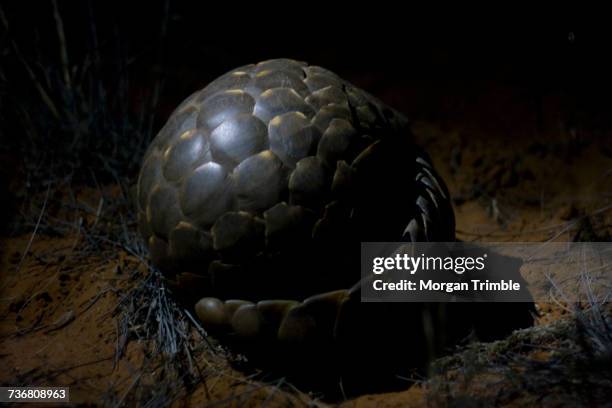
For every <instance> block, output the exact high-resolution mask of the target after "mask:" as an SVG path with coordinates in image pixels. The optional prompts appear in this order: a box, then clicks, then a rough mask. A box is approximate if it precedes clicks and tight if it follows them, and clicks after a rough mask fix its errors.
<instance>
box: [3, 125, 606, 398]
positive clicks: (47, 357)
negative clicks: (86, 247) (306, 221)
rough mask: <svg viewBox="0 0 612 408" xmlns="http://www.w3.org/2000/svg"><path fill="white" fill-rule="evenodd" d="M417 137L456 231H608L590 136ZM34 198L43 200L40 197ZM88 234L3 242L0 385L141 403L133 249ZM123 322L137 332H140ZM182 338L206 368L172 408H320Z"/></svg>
mask: <svg viewBox="0 0 612 408" xmlns="http://www.w3.org/2000/svg"><path fill="white" fill-rule="evenodd" d="M415 133H416V135H417V139H418V141H419V142H420V143H421V144H423V145H424V146H425V147H426V148H427V150H428V151H429V152H430V154H431V155H432V157H433V159H434V162H435V164H436V167H437V168H438V169H439V171H440V172H441V173H442V176H443V178H444V179H445V180H446V181H447V184H448V185H449V188H450V191H451V195H452V196H453V197H454V199H455V212H456V217H457V236H458V238H460V239H462V240H466V241H471V240H478V241H482V240H487V241H496V242H501V241H519V242H520V241H522V242H527V241H542V240H547V239H552V238H554V239H558V240H572V239H575V238H576V237H578V238H581V239H583V240H590V241H593V240H603V239H609V238H610V236H609V233H610V226H611V225H612V211H607V210H605V209H606V208H608V209H609V208H610V207H609V206H610V203H611V200H612V161H611V160H610V152H609V151H608V150H606V148H605V146H604V147H602V146H603V145H602V144H603V143H604V142H588V141H587V139H586V138H581V136H580V135H578V136H576V135H575V134H571V133H568V134H567V135H566V137H561V138H559V137H557V138H555V139H554V140H548V141H547V140H546V139H545V138H542V139H534V138H530V137H526V138H522V139H518V140H517V139H512V138H511V137H506V138H496V139H489V138H487V137H486V135H485V134H484V133H482V132H481V133H480V134H479V133H474V132H472V131H471V130H470V129H462V128H455V129H452V130H448V129H445V128H441V127H440V126H434V125H430V124H427V123H417V124H415ZM536 140H537V141H536ZM101 194H106V195H110V196H112V195H113V194H119V193H118V192H117V191H115V190H114V189H113V188H108V189H105V190H104V191H100V190H97V189H83V190H82V191H79V192H78V196H77V202H80V203H83V204H85V205H86V206H87V207H88V208H94V209H95V208H96V207H97V205H98V203H99V201H100V200H99V199H100V197H101ZM38 199H39V200H40V201H41V202H42V200H43V199H44V196H43V197H39V198H38ZM38 205H40V203H39V204H38ZM606 206H608V207H606ZM602 209H603V210H602ZM46 211H48V212H50V213H52V214H53V215H54V216H57V217H58V218H61V217H62V216H64V217H66V219H67V220H68V222H69V223H71V224H74V223H75V222H78V217H79V216H78V215H77V216H75V215H70V214H71V213H70V212H69V211H67V210H66V211H65V210H62V209H61V208H47V209H46ZM590 214H594V215H592V216H590ZM81 217H82V218H81V221H80V222H81V223H83V225H85V226H87V225H91V223H93V222H96V217H95V216H92V215H91V214H89V215H85V216H81ZM606 234H608V235H606ZM86 239H87V237H86V236H85V235H83V234H79V233H77V232H76V231H75V232H74V233H71V234H65V235H64V236H58V235H57V234H53V233H52V231H47V230H44V229H39V231H37V233H36V234H35V235H32V234H31V233H24V234H22V235H20V236H15V237H10V238H8V237H6V238H4V239H3V240H2V244H1V248H2V257H1V260H0V262H1V263H0V270H1V271H2V277H1V282H0V300H1V302H0V316H2V318H1V321H0V342H1V345H2V347H1V348H0V367H2V369H1V370H0V383H1V384H6V385H8V384H11V385H41V386H42V385H46V386H51V385H64V386H69V387H70V392H71V400H72V401H73V402H77V403H83V404H95V405H122V404H125V405H136V401H140V403H141V404H142V401H143V399H142V398H144V401H146V400H147V399H146V396H147V395H149V396H150V395H153V394H154V393H153V392H152V390H154V389H155V388H156V387H158V384H156V383H155V380H154V378H161V377H159V376H157V377H155V376H152V375H148V374H143V372H152V373H155V374H159V370H164V366H163V364H161V363H160V362H159V357H162V356H159V355H155V352H152V351H151V350H154V349H153V348H152V345H151V344H150V342H147V341H146V340H142V341H135V338H138V336H137V335H136V336H133V335H125V330H124V329H123V328H122V327H120V314H119V313H117V310H116V309H115V307H116V305H117V303H118V302H119V301H120V300H121V299H122V296H124V295H125V294H126V293H127V291H128V290H129V289H130V288H131V287H133V286H134V285H135V283H136V281H137V279H142V277H143V276H145V275H146V273H147V272H146V270H145V268H144V266H143V265H142V264H140V262H139V260H138V258H137V257H135V256H133V255H131V254H129V253H127V252H125V251H123V250H121V249H117V250H116V251H115V252H114V253H112V252H104V253H103V254H101V255H100V254H96V253H95V252H92V253H91V254H86V255H82V254H79V253H78V248H80V245H81V244H82V243H83V242H84V240H86ZM30 241H31V242H30ZM26 250H27V252H26ZM24 252H25V253H24ZM138 271H139V272H138ZM538 306H539V309H540V312H541V313H542V316H541V317H540V319H539V320H538V324H540V325H542V324H547V323H550V322H553V321H556V320H558V319H559V318H560V317H562V316H563V315H564V311H562V310H561V309H559V308H556V307H554V306H551V305H550V304H541V305H538ZM129 330H132V331H135V332H136V333H137V332H138V328H129ZM191 334H192V335H193V337H194V339H196V340H194V349H193V356H194V359H195V361H196V362H197V363H196V364H198V365H199V367H202V370H203V371H204V375H203V377H204V381H203V382H202V383H201V384H199V385H194V386H193V387H191V388H190V389H189V391H182V390H180V389H178V388H177V389H176V390H174V391H173V392H177V393H178V394H179V395H178V396H179V398H178V399H177V400H176V401H175V402H174V404H173V405H175V406H202V405H206V404H210V405H211V406H260V405H264V404H265V405H267V406H302V405H303V406H306V405H308V404H320V405H323V404H324V403H323V402H321V401H320V400H317V399H316V395H309V394H308V393H307V392H299V391H298V390H296V389H293V388H292V387H291V385H289V384H285V383H283V382H282V381H281V382H280V383H279V382H277V383H271V384H264V383H260V382H257V381H252V380H250V379H249V378H248V376H246V375H245V374H244V373H242V372H240V371H238V370H236V369H234V368H230V366H229V365H228V363H227V361H226V360H225V359H224V357H223V354H222V353H220V354H214V353H211V352H210V351H208V352H206V351H204V352H202V351H201V350H200V351H198V349H197V344H196V343H197V341H200V342H202V340H201V339H199V338H198V334H197V333H196V331H195V329H193V333H191ZM198 339H199V340H198ZM124 346H125V347H124ZM542 358H543V359H546V355H543V356H542ZM143 368H144V370H143ZM168 375H170V374H168ZM162 377H163V376H162ZM497 386H498V387H504V384H503V383H498V385H497ZM313 397H315V398H314V399H313ZM139 398H140V399H139ZM514 401H515V403H516V405H518V404H521V402H522V401H524V400H522V399H521V396H520V395H517V396H516V398H515V399H514ZM149 402H150V403H151V404H153V403H152V402H151V401H149ZM428 404H429V405H431V404H433V405H435V403H433V402H432V401H431V399H430V398H429V397H428V396H427V392H426V389H425V388H424V387H422V386H420V385H413V386H412V387H410V388H407V390H405V391H402V392H397V393H387V394H378V395H365V396H361V397H359V398H357V399H354V400H350V401H346V402H344V403H343V406H346V407H370V406H372V407H373V406H378V407H400V406H401V407H412V406H415V407H416V406H423V405H428ZM162 405H163V404H162ZM511 405H514V404H511ZM553 405H554V404H553Z"/></svg>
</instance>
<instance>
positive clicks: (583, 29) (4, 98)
mask: <svg viewBox="0 0 612 408" xmlns="http://www.w3.org/2000/svg"><path fill="white" fill-rule="evenodd" d="M219 5H221V6H223V8H222V9H220V8H217V6H219ZM332 6H333V5H332V4H323V5H318V4H315V3H293V2H291V3H285V4H284V5H281V6H278V7H277V8H274V7H273V6H270V7H269V8H266V9H264V8H263V6H261V5H260V4H250V5H248V6H245V5H242V4H238V3H236V4H233V3H228V4H221V3H219V2H217V3H213V4H211V3H210V2H201V1H200V2H168V1H148V2H130V1H124V2H117V1H110V2H107V1H104V2H103V1H61V0H60V1H57V3H56V7H54V2H53V1H51V0H42V1H30V2H27V1H24V2H5V3H4V4H2V11H3V13H2V17H3V18H2V25H1V26H2V29H3V31H2V35H1V36H0V51H1V52H2V60H1V63H0V69H1V71H0V73H1V77H0V80H1V87H0V107H1V111H0V115H1V117H0V120H1V133H0V137H1V139H2V142H1V143H0V146H1V147H0V154H1V157H0V159H2V160H3V161H4V162H5V163H6V166H4V169H3V170H2V172H0V173H1V176H2V181H3V185H4V186H5V187H3V188H4V190H5V194H6V193H7V191H6V190H8V191H10V192H14V191H16V190H19V189H22V188H23V187H24V185H25V186H32V187H31V188H33V189H34V188H35V186H36V185H38V184H42V185H43V189H44V184H45V183H48V182H49V180H51V179H52V178H54V177H58V176H62V175H65V174H69V175H70V177H72V178H73V179H78V177H79V176H82V175H84V174H85V175H87V177H89V175H90V174H91V173H94V174H96V175H97V177H98V179H102V180H103V179H104V178H110V179H116V178H117V177H118V176H121V177H131V178H133V177H134V176H135V174H136V172H137V170H138V166H139V160H140V158H141V155H142V153H143V151H144V148H146V146H147V144H148V142H149V141H150V139H151V138H152V137H153V136H154V135H155V133H156V132H157V130H158V129H159V128H160V127H161V126H162V125H163V123H164V122H165V120H166V119H167V117H168V115H169V114H170V113H171V112H172V110H173V109H174V108H175V107H176V106H177V105H178V103H179V102H180V101H181V100H183V99H184V98H185V97H187V96H188V95H189V94H191V93H192V92H193V91H195V90H197V89H199V88H202V87H203V86H205V85H206V84H207V83H208V82H209V81H211V80H212V79H214V78H216V77H217V76H219V75H221V74H223V73H224V72H226V71H228V70H230V69H232V68H235V67H237V66H240V65H243V64H248V63H253V62H258V61H261V60H265V59H270V58H278V57H288V58H295V59H300V60H304V61H307V62H309V63H311V64H316V65H321V66H324V67H326V68H328V69H330V70H332V71H335V72H336V73H338V74H339V75H340V76H342V77H344V78H346V79H348V80H349V81H351V82H353V83H354V84H356V85H357V86H360V87H362V88H364V89H366V90H367V91H369V92H370V93H372V94H374V95H376V96H378V97H380V98H381V99H383V101H385V102H387V103H388V104H390V105H392V106H393V107H395V108H397V109H398V110H400V111H403V112H404V113H406V114H407V115H408V116H409V117H410V118H411V119H413V120H415V121H427V122H432V123H436V124H437V125H439V126H441V127H442V128H459V129H461V132H463V133H466V134H468V137H474V138H497V139H507V140H509V141H512V140H515V139H516V138H533V139H542V140H545V139H546V138H558V137H566V136H567V134H568V133H569V134H572V135H575V133H576V131H577V129H578V130H579V131H580V132H582V137H588V138H608V137H609V129H611V128H612V121H611V120H610V117H611V115H610V112H611V108H612V98H611V97H610V95H612V81H610V72H612V64H611V63H610V58H609V54H610V52H609V49H610V47H609V45H610V41H609V40H610V35H609V33H608V32H606V30H605V25H602V26H599V25H598V24H596V23H594V22H592V21H590V22H588V24H577V23H576V22H575V21H573V20H567V19H565V20H561V19H558V18H556V17H553V16H552V14H550V13H549V14H548V15H546V17H545V18H540V19H536V21H535V24H534V22H531V23H530V24H526V23H524V22H523V21H522V20H519V19H516V18H514V16H512V14H513V13H511V12H510V11H509V10H502V11H497V12H495V13H494V14H493V15H490V16H489V17H487V18H484V17H480V14H479V13H476V12H474V13H473V14H472V15H471V18H470V19H466V18H465V17H461V16H460V15H458V14H457V15H455V14H454V12H453V10H446V11H450V13H448V14H449V15H450V17H447V18H446V19H442V18H441V15H440V11H442V10H432V11H418V10H412V9H408V8H407V6H406V5H404V4H398V5H396V6H393V7H389V6H387V5H384V4H381V5H378V4H374V3H372V4H368V5H365V4H364V5H357V3H355V4H353V5H352V6H340V5H337V8H338V9H337V10H336V11H334V12H332ZM480 11H481V12H482V11H483V10H480ZM518 14H523V15H531V11H529V12H519V13H518ZM504 18H507V20H508V21H509V22H503V21H504ZM551 23H552V24H551ZM62 27H63V28H62ZM6 28H8V30H6ZM62 30H63V35H64V37H65V40H64V41H60V38H61V35H60V32H61V31H62ZM61 50H65V51H66V57H67V59H66V60H64V59H63V57H62V53H61ZM65 61H66V62H67V64H66V62H65ZM28 70H29V71H31V72H32V74H29V73H28ZM66 72H69V76H70V77H71V82H72V87H71V88H70V87H68V86H67V84H66ZM33 77H35V78H36V79H35V80H34V79H33ZM37 83H39V84H40V88H42V89H44V90H45V92H46V94H47V95H48V97H49V99H51V100H52V101H54V104H55V106H56V109H57V110H58V111H59V113H58V114H55V115H54V114H52V112H50V110H49V109H48V106H47V105H48V104H47V103H45V101H44V100H43V98H42V97H41V92H40V89H39V88H37ZM572 132H573V133H572ZM98 173H100V174H98ZM102 173H104V174H102ZM109 173H110V175H109ZM24 180H25V181H24ZM89 181H90V180H89ZM6 186H8V188H7V187H6ZM39 190H40V189H39Z"/></svg>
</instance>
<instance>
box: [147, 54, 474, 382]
mask: <svg viewBox="0 0 612 408" xmlns="http://www.w3.org/2000/svg"><path fill="white" fill-rule="evenodd" d="M137 206H138V219H139V228H140V231H141V233H142V236H143V237H144V238H145V240H146V242H147V244H148V248H149V251H150V254H151V258H152V260H153V262H154V263H155V264H156V265H157V266H158V267H159V268H160V269H161V270H162V271H163V273H164V275H165V277H166V278H167V281H168V283H169V285H170V287H171V288H172V289H173V291H174V292H175V293H176V294H177V296H179V297H181V298H182V299H183V300H185V301H186V302H192V303H191V305H194V306H195V311H196V313H197V315H198V317H199V318H200V320H201V321H202V323H203V325H204V327H205V328H206V329H207V330H209V331H210V332H212V333H217V334H218V335H219V336H221V337H223V336H225V338H226V339H229V340H233V341H235V342H242V344H243V345H246V346H247V347H248V348H249V349H251V350H258V351H259V352H260V353H259V355H263V356H264V358H263V359H264V360H268V359H269V360H278V361H282V362H284V363H286V365H291V366H295V367H298V366H300V367H304V366H306V367H309V366H310V367H312V366H313V365H317V367H318V368H319V369H320V370H321V372H320V373H319V374H317V375H318V376H322V377H325V376H327V374H330V373H334V374H338V375H340V376H343V377H344V378H348V377H347V376H348V375H349V374H350V373H357V372H361V371H362V372H365V371H367V372H369V373H372V372H377V373H381V375H382V373H383V371H385V372H391V373H392V374H394V373H395V371H394V370H395V368H396V367H395V366H397V367H401V368H402V369H403V370H404V371H405V370H406V369H408V370H409V369H410V368H413V367H423V366H424V363H425V362H426V361H427V359H428V358H429V357H431V356H432V355H433V353H435V352H436V350H439V349H440V347H439V346H438V345H436V344H433V343H436V342H439V340H440V339H441V338H442V334H441V333H443V332H444V333H445V334H444V336H445V338H457V337H459V336H463V335H466V334H467V333H464V332H461V333H460V334H455V333H450V336H449V333H448V331H449V330H448V328H449V327H450V325H448V324H445V323H444V322H445V321H447V320H445V319H444V317H443V314H441V312H440V310H442V309H448V308H440V307H437V306H436V307H434V306H431V305H430V306H427V305H419V304H404V305H400V304H361V303H360V299H359V284H358V282H359V279H360V268H359V262H360V256H359V253H360V242H363V241H453V240H454V239H455V220H454V215H453V210H452V206H451V201H450V198H449V194H448V191H447V188H446V186H445V184H444V182H443V180H442V179H441V178H440V177H439V175H438V174H437V173H436V171H435V170H434V168H433V166H432V163H431V161H430V159H429V157H428V156H427V154H426V153H425V152H424V151H423V150H421V149H420V148H418V147H417V146H416V145H414V144H413V142H412V140H411V134H410V130H409V126H408V121H407V120H406V118H405V117H404V116H403V115H402V114H400V113H399V112H397V111H395V110H394V109H392V108H390V107H388V106H386V105H385V104H383V103H382V102H381V101H379V100H378V99H376V98H375V97H373V96H371V95H369V94H368V93H366V92H364V91H363V90H361V89H358V88H356V87H354V86H353V85H351V84H350V83H348V82H347V81H345V80H343V79H341V78H340V77H338V76H337V75H336V74H334V73H332V72H330V71H328V70H326V69H323V68H320V67H317V66H312V65H307V64H306V63H302V62H297V61H293V60H288V59H277V60H269V61H264V62H261V63H259V64H255V65H247V66H244V67H240V68H237V69H234V70H233V71H230V72H228V73H227V74H225V75H223V76H221V77H219V78H218V79H216V80H215V81H213V82H212V83H210V84H209V85H208V86H206V87H205V88H204V89H202V90H199V91H197V92H195V93H194V94H193V95H191V96H190V97H188V98H187V99H186V100H185V101H184V102H183V103H182V104H181V105H180V106H179V107H178V108H177V109H176V110H175V111H174V113H173V114H172V115H171V116H170V118H169V120H168V122H167V123H166V125H165V126H164V127H163V128H162V129H161V131H160V132H159V134H158V135H157V137H156V138H155V140H154V141H153V142H152V144H151V146H150V147H149V149H148V151H147V153H146V155H145V158H144V163H143V166H142V170H141V172H140V177H139V180H138V186H137ZM455 310H459V306H456V309H455ZM445 313H446V312H445ZM470 313H471V312H470ZM446 315H447V316H448V313H446ZM441 316H442V317H441ZM453 318H454V317H453ZM453 325H455V323H453ZM442 326H444V327H443V328H442V329H441V328H440V327H442ZM466 327H468V325H466ZM433 338H435V340H432V339H433ZM364 347H369V349H364ZM262 350H263V351H262ZM381 353H382V354H381ZM385 353H388V354H386V357H385ZM389 355H390V356H391V357H389ZM279 356H280V357H279ZM321 364H324V366H321ZM388 366H393V367H391V368H389V367H388ZM356 367H359V368H361V369H362V370H361V371H360V370H359V369H357V370H356V369H355V368H356ZM383 368H384V369H383ZM372 370H374V371H372ZM396 371H397V370H396ZM304 372H309V371H308V370H306V371H304ZM343 373H344V374H343ZM376 375H378V374H376ZM345 381H347V380H346V379H345Z"/></svg>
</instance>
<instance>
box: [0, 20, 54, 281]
mask: <svg viewBox="0 0 612 408" xmlns="http://www.w3.org/2000/svg"><path fill="white" fill-rule="evenodd" d="M0 12H1V10H0ZM50 192H51V184H49V185H48V186H47V192H46V194H45V200H44V201H43V205H42V208H41V209H40V213H39V214H38V220H37V221H36V226H35V227H34V231H32V235H31V236H30V240H29V241H28V245H27V246H26V249H25V251H23V255H22V256H21V260H20V261H19V264H17V268H16V269H15V274H14V275H13V276H12V278H13V279H15V278H16V277H17V274H19V271H20V270H21V266H22V265H23V262H24V260H25V258H26V256H27V255H28V252H30V248H31V247H32V242H34V237H35V236H36V233H37V232H38V227H39V226H40V221H41V220H42V217H43V215H44V213H45V210H46V208H47V201H48V200H49V193H50ZM10 281H11V279H7V280H6V282H4V283H3V284H2V286H0V291H1V290H3V289H4V288H5V287H6V286H7V285H8V284H9V282H10Z"/></svg>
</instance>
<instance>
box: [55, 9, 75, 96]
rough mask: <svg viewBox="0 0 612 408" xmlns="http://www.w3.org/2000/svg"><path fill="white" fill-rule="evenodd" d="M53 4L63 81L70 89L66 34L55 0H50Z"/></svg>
mask: <svg viewBox="0 0 612 408" xmlns="http://www.w3.org/2000/svg"><path fill="white" fill-rule="evenodd" d="M51 3H52V4H53V18H54V19H55V28H56V30H57V38H58V40H59V43H60V57H61V60H62V68H63V74H64V82H65V83H66V88H68V90H69V91H71V90H72V81H71V79H70V64H69V63H68V48H67V47H66V35H65V33H64V22H63V21H62V16H61V15H60V12H59V9H58V8H57V1H56V0H51Z"/></svg>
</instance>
